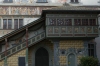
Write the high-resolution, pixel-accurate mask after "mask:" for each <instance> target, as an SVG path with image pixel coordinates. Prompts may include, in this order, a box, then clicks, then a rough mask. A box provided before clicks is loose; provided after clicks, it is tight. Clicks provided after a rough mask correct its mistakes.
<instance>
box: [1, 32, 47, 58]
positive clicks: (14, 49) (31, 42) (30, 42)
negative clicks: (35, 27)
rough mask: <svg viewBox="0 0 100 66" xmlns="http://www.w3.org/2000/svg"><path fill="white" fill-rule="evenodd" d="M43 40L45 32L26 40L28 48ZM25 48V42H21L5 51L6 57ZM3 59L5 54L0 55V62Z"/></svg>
mask: <svg viewBox="0 0 100 66" xmlns="http://www.w3.org/2000/svg"><path fill="white" fill-rule="evenodd" d="M43 39H45V31H42V32H41V33H39V34H38V35H36V36H34V37H32V38H30V39H28V47H29V46H31V45H34V44H36V43H37V42H39V41H41V40H43ZM24 48H26V42H25V41H24V42H22V43H20V44H18V45H16V46H14V47H12V48H10V49H8V50H7V57H9V56H11V55H12V54H14V53H16V52H18V51H20V50H22V49H24ZM4 58H5V52H2V53H0V60H3V59H4Z"/></svg>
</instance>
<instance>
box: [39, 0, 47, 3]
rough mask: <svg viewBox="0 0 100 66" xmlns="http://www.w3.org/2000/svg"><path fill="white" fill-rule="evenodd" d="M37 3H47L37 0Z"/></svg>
mask: <svg viewBox="0 0 100 66" xmlns="http://www.w3.org/2000/svg"><path fill="white" fill-rule="evenodd" d="M37 3H47V0H37Z"/></svg>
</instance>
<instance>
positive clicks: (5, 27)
mask: <svg viewBox="0 0 100 66" xmlns="http://www.w3.org/2000/svg"><path fill="white" fill-rule="evenodd" d="M3 29H7V19H3Z"/></svg>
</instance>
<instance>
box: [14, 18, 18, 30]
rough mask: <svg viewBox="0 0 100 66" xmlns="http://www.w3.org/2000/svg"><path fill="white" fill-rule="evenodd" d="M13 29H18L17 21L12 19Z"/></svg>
mask: <svg viewBox="0 0 100 66" xmlns="http://www.w3.org/2000/svg"><path fill="white" fill-rule="evenodd" d="M14 29H18V19H14Z"/></svg>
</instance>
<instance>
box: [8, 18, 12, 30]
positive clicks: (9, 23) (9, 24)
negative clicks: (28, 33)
mask: <svg viewBox="0 0 100 66" xmlns="http://www.w3.org/2000/svg"><path fill="white" fill-rule="evenodd" d="M11 28H12V19H8V29H11Z"/></svg>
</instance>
